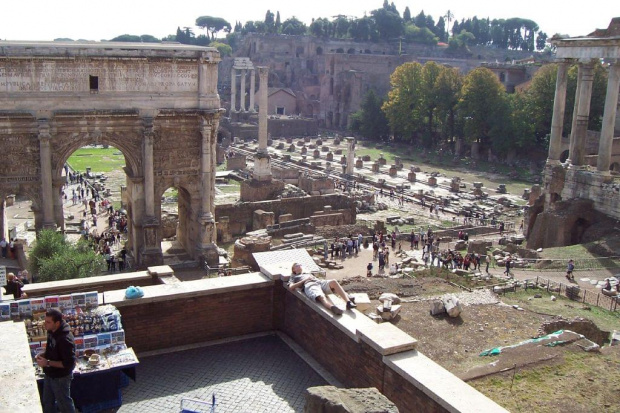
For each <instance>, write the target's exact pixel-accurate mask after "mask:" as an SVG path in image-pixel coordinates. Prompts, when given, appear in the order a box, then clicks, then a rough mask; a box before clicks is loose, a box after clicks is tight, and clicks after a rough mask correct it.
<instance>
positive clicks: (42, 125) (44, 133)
mask: <svg viewBox="0 0 620 413" xmlns="http://www.w3.org/2000/svg"><path fill="white" fill-rule="evenodd" d="M37 123H38V129H39V141H40V142H42V143H49V140H50V139H51V138H52V135H51V133H50V122H49V119H47V118H38V119H37Z"/></svg>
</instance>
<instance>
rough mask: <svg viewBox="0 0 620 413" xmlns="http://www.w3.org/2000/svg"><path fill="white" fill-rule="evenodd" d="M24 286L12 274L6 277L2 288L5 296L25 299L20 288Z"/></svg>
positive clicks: (24, 294)
mask: <svg viewBox="0 0 620 413" xmlns="http://www.w3.org/2000/svg"><path fill="white" fill-rule="evenodd" d="M23 286H24V284H22V282H21V281H20V280H18V279H17V277H15V274H13V273H12V272H10V273H8V274H7V276H6V285H5V286H4V290H5V291H6V293H7V294H12V295H13V298H14V299H16V300H17V299H19V298H26V297H27V295H26V293H24V292H22V287H23Z"/></svg>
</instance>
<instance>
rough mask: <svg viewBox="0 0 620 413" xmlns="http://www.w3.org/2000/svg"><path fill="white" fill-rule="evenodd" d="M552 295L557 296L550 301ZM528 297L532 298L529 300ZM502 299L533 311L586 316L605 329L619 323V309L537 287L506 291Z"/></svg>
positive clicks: (567, 315)
mask: <svg viewBox="0 0 620 413" xmlns="http://www.w3.org/2000/svg"><path fill="white" fill-rule="evenodd" d="M534 294H540V295H542V298H532V297H534ZM552 295H555V296H556V297H557V300H556V301H551V296H552ZM530 298H532V299H531V300H530ZM502 301H503V302H505V303H506V304H510V305H513V304H517V305H519V306H520V307H522V308H524V309H526V310H528V311H533V312H535V313H541V314H548V315H561V316H562V317H565V318H568V319H572V318H575V317H583V318H587V319H589V320H592V321H593V322H594V324H596V326H597V327H598V328H600V329H602V330H605V331H611V330H617V329H618V326H619V325H620V311H609V310H605V309H602V308H600V307H596V306H589V305H587V304H583V303H580V302H578V301H572V300H569V299H568V298H565V297H563V296H559V295H558V294H557V293H551V292H547V291H546V290H543V289H539V288H536V289H528V290H519V291H517V292H514V293H506V294H504V295H503V296H502ZM586 308H587V309H586Z"/></svg>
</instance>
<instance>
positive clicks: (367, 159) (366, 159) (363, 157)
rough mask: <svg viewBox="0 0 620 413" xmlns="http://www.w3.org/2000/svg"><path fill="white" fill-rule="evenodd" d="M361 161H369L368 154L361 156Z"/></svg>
mask: <svg viewBox="0 0 620 413" xmlns="http://www.w3.org/2000/svg"><path fill="white" fill-rule="evenodd" d="M362 161H364V162H370V161H371V159H370V155H364V156H362Z"/></svg>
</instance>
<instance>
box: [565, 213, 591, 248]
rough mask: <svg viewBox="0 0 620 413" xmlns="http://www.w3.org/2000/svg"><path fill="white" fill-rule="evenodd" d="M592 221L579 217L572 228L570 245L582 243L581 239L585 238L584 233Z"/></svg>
mask: <svg viewBox="0 0 620 413" xmlns="http://www.w3.org/2000/svg"><path fill="white" fill-rule="evenodd" d="M589 226H590V223H589V222H588V221H586V220H585V219H583V218H579V219H578V220H577V221H575V223H574V224H573V227H572V228H571V235H570V245H576V244H580V243H581V239H582V238H583V233H584V232H585V231H586V229H588V227H589Z"/></svg>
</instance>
